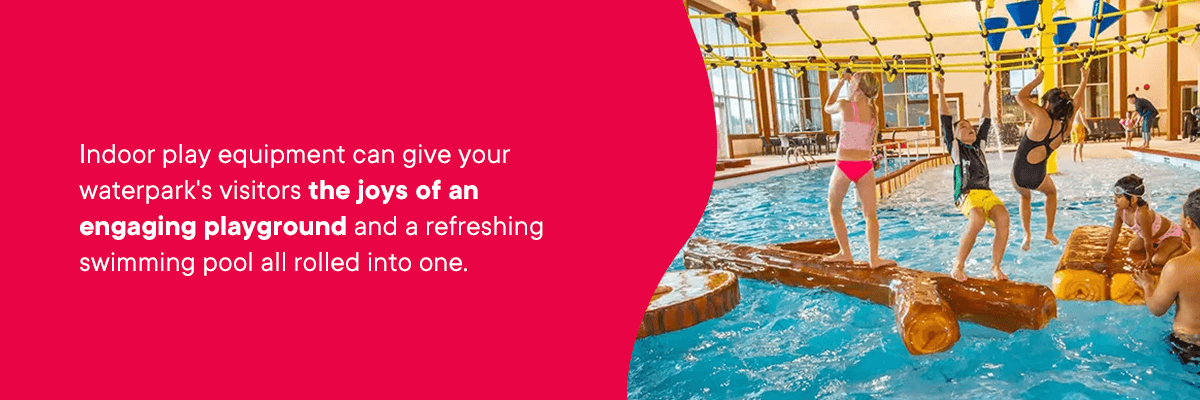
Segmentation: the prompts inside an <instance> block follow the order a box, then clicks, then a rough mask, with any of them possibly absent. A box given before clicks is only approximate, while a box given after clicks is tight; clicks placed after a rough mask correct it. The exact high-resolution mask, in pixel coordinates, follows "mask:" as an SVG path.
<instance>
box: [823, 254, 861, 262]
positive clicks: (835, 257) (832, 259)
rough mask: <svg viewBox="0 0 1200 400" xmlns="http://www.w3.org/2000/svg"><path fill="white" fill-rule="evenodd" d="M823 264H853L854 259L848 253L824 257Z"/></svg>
mask: <svg viewBox="0 0 1200 400" xmlns="http://www.w3.org/2000/svg"><path fill="white" fill-rule="evenodd" d="M825 262H844V263H849V262H854V257H852V256H850V253H837V254H834V255H832V256H828V257H825Z"/></svg>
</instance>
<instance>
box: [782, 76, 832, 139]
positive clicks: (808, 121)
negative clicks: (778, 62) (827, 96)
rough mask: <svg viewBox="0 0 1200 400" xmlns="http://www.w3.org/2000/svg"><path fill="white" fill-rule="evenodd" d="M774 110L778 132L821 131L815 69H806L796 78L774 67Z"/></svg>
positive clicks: (818, 82)
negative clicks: (777, 122)
mask: <svg viewBox="0 0 1200 400" xmlns="http://www.w3.org/2000/svg"><path fill="white" fill-rule="evenodd" d="M775 110H776V112H777V113H778V114H777V115H778V116H779V132H780V133H789V132H813V131H820V130H821V129H822V125H823V124H822V123H821V81H820V77H819V76H818V73H817V72H805V73H804V75H801V76H800V78H795V77H792V75H790V74H788V73H787V71H784V70H780V69H776V70H775Z"/></svg>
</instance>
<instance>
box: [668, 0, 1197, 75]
mask: <svg viewBox="0 0 1200 400" xmlns="http://www.w3.org/2000/svg"><path fill="white" fill-rule="evenodd" d="M960 1H962V0H950V1H936V0H935V1H930V2H924V3H921V2H913V3H903V5H904V6H909V7H913V9H914V12H915V13H916V16H917V21H918V23H919V24H920V25H921V29H922V31H923V32H924V33H925V34H923V35H904V36H895V37H890V38H889V39H896V38H905V39H916V38H921V39H925V40H926V42H927V44H928V46H929V50H930V52H929V57H931V60H932V61H933V62H934V64H933V65H932V66H928V65H925V66H919V65H905V64H901V63H896V65H891V64H889V62H888V61H887V60H886V59H885V57H884V56H883V53H882V51H880V50H879V47H878V42H880V41H883V39H884V38H878V37H874V36H871V35H870V33H869V32H868V31H867V29H866V26H865V25H863V23H862V22H861V21H860V20H859V19H858V18H857V16H858V15H857V10H860V9H868V8H890V7H893V6H897V5H899V4H901V3H894V4H891V5H888V4H881V5H874V6H852V7H853V8H846V9H845V10H851V11H852V12H853V13H854V14H855V17H856V18H855V21H856V22H857V24H858V26H859V29H860V30H861V31H862V32H863V34H864V35H865V36H866V38H861V39H837V40H830V41H827V42H822V41H820V40H816V39H813V37H812V36H811V35H810V34H809V33H808V31H807V30H806V29H805V28H804V26H803V25H802V24H800V20H799V18H798V16H797V15H798V14H799V13H801V12H802V11H799V10H786V11H783V12H781V13H782V14H785V15H789V16H791V17H792V20H793V22H794V23H795V24H796V27H797V28H799V29H800V32H801V33H803V34H804V37H805V38H806V39H807V40H808V42H786V43H776V44H771V43H765V42H760V41H757V40H755V39H754V37H753V36H752V35H751V34H750V33H749V32H747V31H746V30H745V28H743V27H742V26H741V25H740V24H736V21H737V20H736V17H737V16H739V15H748V14H747V13H741V14H737V13H728V14H724V15H721V16H722V17H724V18H729V19H731V20H732V21H733V22H735V26H736V27H737V28H738V31H739V32H740V33H741V34H742V35H743V36H745V37H746V38H747V40H748V41H749V42H750V43H748V44H736V45H703V44H702V45H700V48H701V49H702V50H704V52H705V63H706V64H708V65H709V66H711V67H713V68H716V67H720V66H734V67H736V68H737V69H738V70H739V71H741V72H743V73H746V74H755V73H757V72H758V71H761V70H762V69H763V68H786V69H787V70H788V73H789V74H791V75H792V76H794V77H799V76H800V75H801V74H803V73H804V72H805V71H806V70H819V71H839V70H841V69H843V68H845V67H843V66H841V65H840V64H839V63H837V62H834V61H832V60H830V58H829V56H828V55H827V54H825V51H824V49H822V46H823V44H828V43H852V42H855V43H856V42H863V41H866V42H868V43H871V45H872V47H873V49H874V50H875V54H876V55H877V56H878V57H879V62H880V63H879V64H878V65H874V64H860V65H857V66H856V67H855V68H856V69H864V70H869V71H876V72H889V70H891V72H890V73H891V74H893V75H890V76H889V81H890V80H891V79H893V78H894V74H895V73H901V72H922V73H934V72H936V73H939V74H945V73H947V72H985V73H987V80H988V81H989V82H990V81H991V72H997V71H1010V70H1016V69H1025V68H1027V67H1026V66H1025V65H1016V66H1012V65H1011V64H1023V63H1026V62H1029V61H1035V62H1037V63H1043V62H1046V63H1049V65H1058V64H1065V63H1074V62H1079V61H1090V60H1092V59H1098V58H1105V57H1111V56H1112V55H1113V54H1117V53H1119V52H1120V51H1125V50H1126V49H1128V50H1130V52H1131V53H1133V54H1134V55H1135V56H1137V57H1138V58H1142V57H1145V55H1146V50H1145V49H1146V48H1147V47H1151V46H1155V45H1161V44H1164V43H1167V42H1169V41H1170V40H1165V41H1162V42H1156V43H1150V40H1151V39H1152V38H1157V37H1161V36H1168V35H1174V34H1176V33H1180V32H1183V31H1187V30H1193V29H1194V30H1196V31H1197V32H1200V24H1197V25H1195V26H1184V27H1175V28H1171V29H1163V30H1161V31H1157V32H1156V31H1154V28H1156V27H1157V25H1158V20H1159V17H1160V16H1161V11H1162V10H1163V9H1164V8H1166V7H1170V6H1177V5H1179V4H1185V3H1191V2H1196V1H1200V0H1179V1H1175V2H1164V1H1163V0H1159V1H1158V2H1157V3H1156V4H1154V5H1150V6H1144V7H1138V8H1134V9H1130V10H1125V11H1118V12H1112V13H1106V14H1101V15H1099V16H1097V17H1084V18H1076V19H1071V20H1065V21H1055V22H1053V23H1056V24H1065V23H1070V22H1080V21H1087V20H1091V19H1097V20H1099V19H1100V18H1107V17H1111V16H1118V15H1124V14H1128V13H1131V12H1136V11H1145V10H1154V11H1155V15H1154V21H1153V22H1152V24H1151V26H1150V28H1151V30H1150V31H1147V32H1145V33H1144V34H1142V35H1141V38H1140V39H1132V40H1129V39H1126V38H1124V37H1121V36H1116V37H1113V38H1108V39H1103V40H1101V39H1099V35H1096V37H1093V38H1092V39H1093V40H1092V43H1093V46H1092V48H1090V49H1087V50H1078V49H1077V48H1078V46H1077V43H1072V44H1071V48H1072V50H1071V51H1064V52H1060V53H1059V54H1058V55H1052V56H1051V59H1050V60H1046V59H1044V56H1043V55H1041V54H1036V53H1035V55H1034V56H1033V57H1022V58H1017V59H1009V60H1002V61H996V63H995V64H994V63H993V62H992V57H991V55H992V54H998V53H1014V52H1018V51H1014V50H1001V51H997V52H992V51H990V47H989V46H987V43H986V41H987V36H986V35H987V34H989V33H998V32H1007V31H1011V30H1017V29H1021V28H1023V27H1022V26H1014V27H1008V28H1004V29H997V30H987V29H986V27H984V26H983V20H984V8H983V7H980V6H979V3H980V1H983V0H967V1H975V3H976V5H977V9H976V15H977V17H978V19H979V23H980V27H981V29H980V30H979V31H968V32H951V33H948V34H940V35H939V36H961V35H964V34H980V35H981V36H982V37H983V38H984V42H985V43H984V51H982V52H978V53H975V52H961V53H950V54H937V53H936V52H935V50H934V47H933V42H932V40H930V38H931V36H932V35H933V34H932V33H930V32H929V29H928V27H927V26H926V25H925V22H924V20H923V18H921V16H920V13H919V11H917V7H919V6H920V5H923V4H942V3H953V2H960ZM987 1H988V5H989V7H987V8H986V11H987V12H988V13H989V14H990V12H991V7H990V5H991V3H992V1H991V0H987ZM822 10H824V9H822ZM830 10H835V9H830ZM836 10H843V9H840V8H839V9H836ZM778 14H779V12H772V13H771V14H764V15H778ZM692 17H696V16H692ZM1040 18H1041V15H1040V13H1039V16H1038V19H1040ZM1042 22H1043V23H1044V21H1042ZM1039 25H1042V24H1039V23H1036V21H1035V23H1034V24H1031V25H1027V26H1024V27H1032V28H1038V32H1039V33H1038V34H1039V35H1042V34H1044V28H1043V27H1041V26H1039ZM1197 39H1200V33H1198V34H1195V35H1193V36H1192V37H1191V38H1190V40H1188V39H1187V37H1186V35H1180V36H1178V37H1176V38H1174V39H1173V40H1175V41H1177V42H1179V43H1186V44H1189V45H1190V44H1192V43H1194V42H1195V41H1196V40H1197ZM1109 41H1113V42H1114V43H1113V44H1111V45H1106V46H1098V44H1099V43H1101V42H1109ZM1138 41H1140V42H1142V44H1143V46H1128V45H1130V44H1132V43H1134V42H1138ZM872 42H873V43H872ZM798 44H810V45H813V47H814V48H816V50H817V52H818V53H819V54H820V56H821V57H820V58H821V60H822V61H823V62H824V63H816V62H815V57H813V56H807V57H805V56H784V57H776V56H774V55H772V54H771V53H770V52H768V51H767V47H769V46H782V45H798ZM736 47H749V48H758V49H760V50H761V51H762V52H763V54H764V55H765V56H764V57H754V56H751V57H732V56H727V57H722V56H721V55H719V54H715V53H714V50H715V49H718V48H736ZM1139 48H1140V49H1141V50H1142V51H1141V54H1138V52H1137V50H1138V49H1139ZM1105 50H1107V51H1105ZM1026 53H1028V49H1026ZM973 54H980V55H982V56H983V58H984V60H983V61H980V62H974V63H956V64H942V63H941V58H942V57H944V56H965V55H973ZM1070 56H1077V58H1076V59H1074V60H1068V58H1069V57H1070ZM905 57H908V58H912V57H921V58H924V57H925V55H923V54H915V55H914V54H909V55H896V56H893V59H894V60H895V61H899V60H902V59H904V58H905ZM852 59H855V60H856V59H857V57H852ZM1039 59H1041V60H1039ZM742 60H746V61H745V62H742ZM754 60H762V61H754ZM788 60H805V61H807V62H802V63H800V64H799V65H793V64H792V63H791V61H788ZM996 64H1000V65H996ZM1005 65H1007V66H1005ZM969 66H984V67H985V68H984V69H982V70H980V69H952V70H947V68H953V67H969ZM1035 67H1036V65H1035Z"/></svg>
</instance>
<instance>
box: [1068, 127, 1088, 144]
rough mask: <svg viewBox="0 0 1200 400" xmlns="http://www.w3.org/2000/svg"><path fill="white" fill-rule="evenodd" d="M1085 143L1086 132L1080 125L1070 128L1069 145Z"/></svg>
mask: <svg viewBox="0 0 1200 400" xmlns="http://www.w3.org/2000/svg"><path fill="white" fill-rule="evenodd" d="M1085 141H1087V130H1086V129H1085V128H1084V127H1083V125H1082V124H1075V126H1074V127H1072V128H1071V143H1076V144H1078V143H1083V142H1085Z"/></svg>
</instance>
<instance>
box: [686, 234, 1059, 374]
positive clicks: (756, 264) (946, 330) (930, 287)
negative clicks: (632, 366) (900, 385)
mask: <svg viewBox="0 0 1200 400" xmlns="http://www.w3.org/2000/svg"><path fill="white" fill-rule="evenodd" d="M837 250H838V245H837V242H835V241H833V240H815V241H807V242H795V243H784V244H778V245H770V246H767V247H765V248H764V247H755V246H745V245H738V244H732V243H722V242H717V241H714V240H709V239H705V238H692V239H691V240H689V241H688V243H687V246H686V247H685V248H684V253H683V265H684V267H686V268H694V269H723V270H727V271H731V272H733V273H736V274H738V275H739V276H741V277H743V278H750V279H757V280H761V281H770V282H779V283H782V284H785V285H789V286H798V287H806V288H817V287H820V288H826V289H829V290H833V291H837V292H841V293H845V294H848V295H851V296H854V297H857V298H860V299H864V300H868V301H871V302H874V303H878V304H882V305H885V306H890V307H891V308H892V310H893V312H894V313H895V315H896V324H897V325H898V326H899V330H900V338H901V339H902V340H903V341H904V346H905V347H906V348H907V349H908V351H909V353H912V354H916V355H920V354H930V353H938V352H942V351H946V350H948V349H950V348H951V347H953V346H954V343H955V342H958V339H959V330H958V320H960V319H962V320H966V321H970V322H974V323H977V324H980V325H983V326H986V327H989V328H993V329H998V330H1001V331H1005V332H1008V333H1012V332H1015V331H1017V330H1018V329H1041V328H1043V327H1045V326H1046V324H1048V323H1049V322H1050V320H1051V319H1054V318H1055V317H1057V315H1058V304H1057V302H1056V301H1055V298H1054V294H1053V293H1051V292H1050V289H1049V288H1047V287H1045V286H1042V285H1035V284H1031V283H1019V282H1010V281H993V280H983V279H970V278H969V279H967V281H966V282H959V281H956V280H954V278H951V277H950V276H949V275H946V274H942V273H937V272H929V271H919V270H913V269H908V268H902V267H882V268H878V269H871V268H870V267H868V266H867V265H866V263H854V264H849V263H834V262H825V261H824V258H825V256H826V255H830V254H835V253H837Z"/></svg>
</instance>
